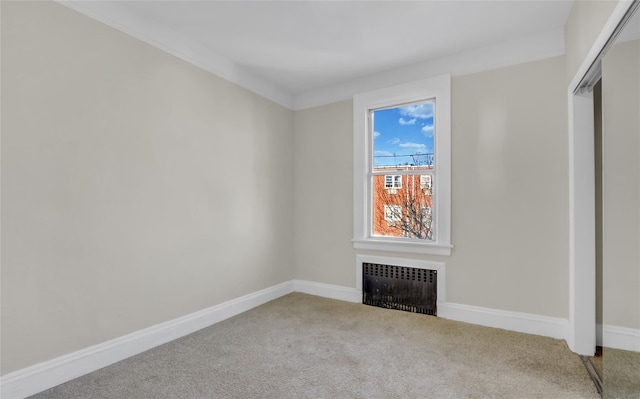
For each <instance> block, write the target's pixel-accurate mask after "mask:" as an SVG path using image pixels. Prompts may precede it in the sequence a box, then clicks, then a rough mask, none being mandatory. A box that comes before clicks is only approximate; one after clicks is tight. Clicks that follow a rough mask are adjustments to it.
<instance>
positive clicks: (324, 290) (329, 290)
mask: <svg viewBox="0 0 640 399" xmlns="http://www.w3.org/2000/svg"><path fill="white" fill-rule="evenodd" d="M293 290H294V291H295V292H302V293H304V294H309V295H316V296H321V297H325V298H331V299H338V300H340V301H345V302H356V303H358V302H362V291H360V290H357V289H355V288H349V287H343V286H340V285H332V284H324V283H315V282H312V281H305V280H293Z"/></svg>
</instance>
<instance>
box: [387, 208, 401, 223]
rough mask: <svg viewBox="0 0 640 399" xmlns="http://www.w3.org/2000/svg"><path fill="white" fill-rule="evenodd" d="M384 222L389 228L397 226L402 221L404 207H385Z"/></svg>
mask: <svg viewBox="0 0 640 399" xmlns="http://www.w3.org/2000/svg"><path fill="white" fill-rule="evenodd" d="M384 220H385V221H386V222H387V224H388V225H389V226H395V224H396V222H399V221H400V220H402V206H401V205H385V206H384Z"/></svg>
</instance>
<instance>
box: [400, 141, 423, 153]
mask: <svg viewBox="0 0 640 399" xmlns="http://www.w3.org/2000/svg"><path fill="white" fill-rule="evenodd" d="M399 147H400V148H408V149H410V150H415V151H416V152H422V153H426V152H427V146H426V145H424V144H420V143H411V142H408V143H401V144H399Z"/></svg>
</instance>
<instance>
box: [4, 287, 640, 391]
mask: <svg viewBox="0 0 640 399" xmlns="http://www.w3.org/2000/svg"><path fill="white" fill-rule="evenodd" d="M294 291H295V292H302V293H305V294H310V295H317V296H322V297H326V298H332V299H337V300H342V301H347V302H355V303H360V302H362V291H361V290H358V289H356V288H350V287H343V286H338V285H331V284H323V283H315V282H311V281H304V280H291V281H288V282H285V283H282V284H278V285H276V286H273V287H269V288H267V289H264V290H261V291H258V292H255V293H252V294H249V295H245V296H242V297H240V298H236V299H233V300H231V301H227V302H224V303H221V304H219V305H216V306H213V307H211V308H208V309H204V310H201V311H198V312H195V313H192V314H189V315H186V316H183V317H179V318H177V319H174V320H171V321H168V322H165V323H161V324H158V325H155V326H152V327H149V328H145V329H143V330H140V331H136V332H134V333H131V334H128V335H125V336H123V337H119V338H116V339H113V340H110V341H107V342H103V343H101V344H98V345H94V346H91V347H89V348H85V349H82V350H79V351H77V352H74V353H71V354H68V355H64V356H60V357H57V358H55V359H51V360H48V361H46V362H43V363H39V364H36V365H33V366H30V367H27V368H24V369H22V370H18V371H15V372H13V373H9V374H7V375H5V376H3V377H1V378H0V397H2V399H22V398H25V397H27V396H31V395H34V394H36V393H38V392H41V391H44V390H46V389H49V388H52V387H54V386H56V385H59V384H62V383H64V382H67V381H70V380H72V379H74V378H77V377H80V376H82V375H85V374H88V373H90V372H92V371H95V370H98V369H100V368H102V367H105V366H108V365H110V364H113V363H116V362H118V361H120V360H124V359H126V358H129V357H131V356H134V355H137V354H139V353H142V352H144V351H146V350H149V349H151V348H154V347H156V346H158V345H162V344H164V343H167V342H169V341H172V340H174V339H177V338H180V337H183V336H185V335H187V334H190V333H192V332H195V331H197V330H200V329H202V328H205V327H208V326H210V325H213V324H215V323H218V322H220V321H222V320H225V319H228V318H230V317H232V316H235V315H237V314H240V313H242V312H245V311H247V310H249V309H252V308H254V307H256V306H259V305H262V304H264V303H266V302H269V301H271V300H273V299H276V298H279V297H281V296H283V295H286V294H289V293H291V292H294ZM438 316H439V317H443V318H446V319H451V320H457V321H462V322H467V323H472V324H479V325H483V326H488V327H496V328H503V329H506V330H512V331H518V332H524V333H529V334H536V335H543V336H548V337H553V338H558V339H566V335H567V328H568V321H567V320H566V319H561V318H554V317H547V316H539V315H533V314H527V313H518V312H510V311H504V310H497V309H489V308H481V307H477V306H469V305H461V304H455V303H450V302H438ZM606 327H607V328H606V329H605V341H607V338H606V337H608V335H607V334H611V337H616V338H615V342H614V343H618V342H621V344H620V345H619V346H623V348H621V349H626V348H629V347H630V343H631V342H635V343H636V344H637V343H638V341H640V333H639V332H638V330H632V329H623V328H621V327H614V326H606ZM633 340H635V341H633ZM611 347H615V346H611ZM636 350H637V349H636Z"/></svg>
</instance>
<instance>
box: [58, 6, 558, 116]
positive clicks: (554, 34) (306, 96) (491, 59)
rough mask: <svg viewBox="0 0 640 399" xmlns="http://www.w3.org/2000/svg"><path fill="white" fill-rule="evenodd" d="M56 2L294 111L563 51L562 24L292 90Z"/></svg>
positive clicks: (182, 43) (90, 10)
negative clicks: (446, 53)
mask: <svg viewBox="0 0 640 399" xmlns="http://www.w3.org/2000/svg"><path fill="white" fill-rule="evenodd" d="M56 2H58V3H59V4H62V5H64V6H66V7H69V8H71V9H73V10H75V11H77V12H79V13H81V14H84V15H85V16H87V17H89V18H92V19H95V20H97V21H100V22H102V23H104V24H106V25H108V26H111V27H112V28H115V29H117V30H119V31H121V32H124V33H126V34H128V35H130V36H133V37H135V38H136V39H138V40H141V41H143V42H145V43H148V44H150V45H152V46H154V47H156V48H159V49H160V50H162V51H165V52H167V53H169V54H172V55H174V56H176V57H178V58H180V59H182V60H184V61H186V62H188V63H190V64H192V65H195V66H197V67H199V68H202V69H204V70H206V71H208V72H211V73H213V74H215V75H217V76H220V77H221V78H223V79H226V80H228V81H230V82H232V83H235V84H237V85H238V86H241V87H243V88H245V89H247V90H250V91H252V92H254V93H256V94H259V95H261V96H264V97H265V98H268V99H269V100H271V101H274V102H276V103H278V104H280V105H282V106H284V107H287V108H289V109H291V110H294V111H298V110H303V109H307V108H311V107H315V106H319V105H324V104H329V103H333V102H337V101H342V100H347V99H349V98H351V97H353V95H354V94H356V93H360V92H363V91H369V90H373V89H377V88H380V87H385V86H392V85H397V84H401V83H405V82H408V81H413V80H420V79H424V78H428V77H431V76H437V75H441V74H443V73H451V74H453V75H455V76H460V75H466V74H471V73H477V72H482V71H487V70H492V69H496V68H502V67H507V66H511V65H517V64H522V63H525V62H531V61H536V60H541V59H545V58H550V57H555V56H560V55H563V54H564V52H565V48H564V29H563V28H558V29H553V30H549V31H546V32H541V33H537V34H534V35H530V36H526V37H521V38H515V39H509V40H508V41H505V42H503V43H498V44H494V45H490V46H486V47H482V48H478V49H472V50H469V51H465V52H461V53H458V54H454V55H451V56H447V57H442V58H438V59H435V60H429V61H425V62H422V63H419V64H416V65H412V66H408V67H404V68H399V69H395V70H391V71H387V72H382V73H378V74H374V75H371V76H365V77H360V78H357V79H355V80H352V81H347V82H341V83H338V84H333V85H329V86H325V87H321V88H318V89H313V90H309V91H306V92H299V93H290V92H289V91H287V90H284V89H282V88H281V87H277V86H276V85H274V84H273V83H272V82H269V81H267V80H266V79H264V78H262V77H260V76H257V75H255V74H254V73H252V72H251V71H249V70H248V69H247V68H244V67H242V66H241V65H238V64H237V63H235V62H233V61H231V60H229V59H228V58H226V57H223V56H221V55H220V54H216V53H214V52H212V51H211V50H210V49H208V48H205V47H203V46H201V45H198V44H196V43H194V42H192V41H190V40H188V39H187V38H183V37H181V36H180V35H179V34H178V33H177V32H172V33H171V32H166V31H165V30H163V29H161V28H160V27H153V26H149V22H148V21H147V23H146V24H145V26H144V28H143V27H142V24H141V23H140V22H139V21H136V20H135V19H134V18H133V17H132V16H131V15H130V14H128V13H124V12H122V11H120V10H119V8H118V5H117V2H110V1H105V2H86V1H79V0H56ZM89 3H90V4H89ZM116 21H120V22H116Z"/></svg>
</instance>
